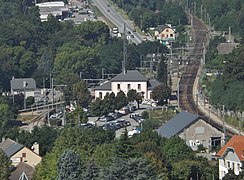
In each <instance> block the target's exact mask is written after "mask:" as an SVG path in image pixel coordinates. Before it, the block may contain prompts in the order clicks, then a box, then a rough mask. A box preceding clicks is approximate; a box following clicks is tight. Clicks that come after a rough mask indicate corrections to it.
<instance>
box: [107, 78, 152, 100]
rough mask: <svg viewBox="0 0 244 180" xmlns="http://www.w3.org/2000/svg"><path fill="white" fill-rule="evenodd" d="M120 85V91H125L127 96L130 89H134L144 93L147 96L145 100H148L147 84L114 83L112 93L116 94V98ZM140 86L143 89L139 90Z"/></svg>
mask: <svg viewBox="0 0 244 180" xmlns="http://www.w3.org/2000/svg"><path fill="white" fill-rule="evenodd" d="M118 84H120V90H121V91H123V92H124V93H125V94H127V92H128V91H129V90H130V89H134V90H136V91H137V92H144V93H145V96H146V97H144V98H146V99H147V82H112V83H111V86H112V87H111V89H112V92H114V94H115V96H116V95H117V93H118V92H119V91H120V90H119V89H118ZM128 84H130V89H128ZM139 84H140V85H141V89H138V85H139Z"/></svg>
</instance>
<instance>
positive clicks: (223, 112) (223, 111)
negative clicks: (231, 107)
mask: <svg viewBox="0 0 244 180" xmlns="http://www.w3.org/2000/svg"><path fill="white" fill-rule="evenodd" d="M222 114H223V132H224V144H225V141H226V139H225V138H226V132H225V131H226V130H225V105H223V110H222Z"/></svg>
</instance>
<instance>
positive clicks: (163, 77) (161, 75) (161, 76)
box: [157, 55, 168, 84]
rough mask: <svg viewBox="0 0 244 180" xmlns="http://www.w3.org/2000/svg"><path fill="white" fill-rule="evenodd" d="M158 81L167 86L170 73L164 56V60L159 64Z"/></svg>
mask: <svg viewBox="0 0 244 180" xmlns="http://www.w3.org/2000/svg"><path fill="white" fill-rule="evenodd" d="M157 79H158V80H159V81H161V82H162V83H164V84H167V80H168V71H167V64H166V58H165V57H164V55H162V58H161V60H160V62H159V64H158V70H157Z"/></svg>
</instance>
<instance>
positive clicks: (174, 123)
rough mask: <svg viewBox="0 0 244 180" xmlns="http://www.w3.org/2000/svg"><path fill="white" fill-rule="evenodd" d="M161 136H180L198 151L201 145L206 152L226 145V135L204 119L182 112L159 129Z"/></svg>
mask: <svg viewBox="0 0 244 180" xmlns="http://www.w3.org/2000/svg"><path fill="white" fill-rule="evenodd" d="M157 132H158V134H159V135H160V136H162V137H166V138H170V137H172V136H179V137H180V138H181V139H183V140H185V142H186V144H187V145H188V146H189V147H191V148H192V149H193V150H198V146H199V145H200V144H202V145H203V147H205V148H206V150H212V148H215V147H217V146H220V145H222V144H223V143H224V141H223V137H224V133H223V132H222V131H220V130H218V129H216V128H215V127H213V126H212V125H211V124H209V123H208V121H206V120H205V119H203V118H202V117H200V116H198V115H195V114H192V113H189V112H185V111H182V112H180V113H179V114H177V115H176V116H175V117H173V118H172V119H170V120H169V121H168V122H166V123H165V124H163V125H162V126H161V127H159V128H158V129H157Z"/></svg>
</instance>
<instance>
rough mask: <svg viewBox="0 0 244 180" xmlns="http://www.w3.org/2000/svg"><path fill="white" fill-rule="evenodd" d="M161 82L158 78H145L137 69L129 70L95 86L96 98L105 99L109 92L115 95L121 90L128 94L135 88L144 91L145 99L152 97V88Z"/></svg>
mask: <svg viewBox="0 0 244 180" xmlns="http://www.w3.org/2000/svg"><path fill="white" fill-rule="evenodd" d="M160 84H161V82H160V81H158V80H156V79H147V78H145V77H144V76H143V75H142V74H141V73H140V72H139V71H137V70H128V71H126V72H125V73H124V72H122V73H120V74H118V75H117V76H115V77H114V78H112V79H111V80H106V81H104V82H102V83H101V84H100V85H99V86H97V87H95V98H100V99H103V98H104V96H106V94H107V93H112V92H113V93H114V94H115V95H117V93H118V92H120V91H123V92H124V93H125V94H127V93H128V91H129V90H131V89H134V90H136V91H137V92H139V93H142V94H143V96H144V99H151V93H152V90H153V89H154V87H156V86H158V85H160Z"/></svg>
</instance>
